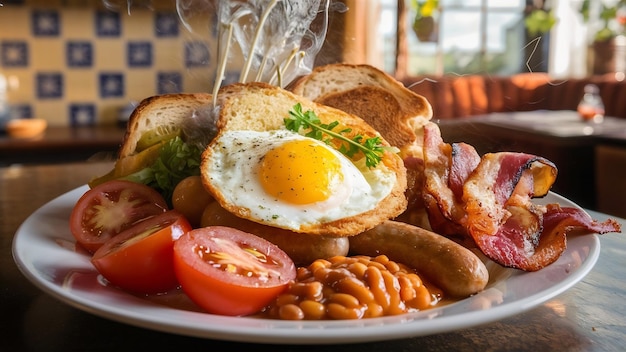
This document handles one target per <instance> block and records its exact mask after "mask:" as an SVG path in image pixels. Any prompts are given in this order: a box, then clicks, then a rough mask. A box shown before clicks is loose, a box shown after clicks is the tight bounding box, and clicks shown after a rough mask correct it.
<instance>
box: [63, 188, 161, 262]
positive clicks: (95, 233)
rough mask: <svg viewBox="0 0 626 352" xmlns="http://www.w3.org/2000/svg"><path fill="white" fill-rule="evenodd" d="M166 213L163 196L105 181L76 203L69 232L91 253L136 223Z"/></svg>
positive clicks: (152, 190)
mask: <svg viewBox="0 0 626 352" xmlns="http://www.w3.org/2000/svg"><path fill="white" fill-rule="evenodd" d="M167 210H168V207H167V203H166V201H165V199H163V196H161V194H159V193H158V192H157V191H156V190H154V189H152V188H150V187H148V186H146V185H143V184H139V183H135V182H131V181H123V180H113V181H107V182H105V183H102V184H100V185H98V186H96V187H94V188H92V189H90V190H88V191H87V192H85V193H84V194H83V195H82V196H81V197H80V199H79V200H78V202H76V204H75V205H74V208H73V209H72V214H71V215H70V230H71V232H72V235H73V236H74V238H75V239H76V242H78V244H79V245H81V246H82V247H84V248H85V249H87V250H88V251H89V252H90V253H94V252H95V251H96V250H98V248H100V247H101V246H102V245H103V244H104V242H106V241H107V240H108V239H110V238H111V237H113V236H115V235H117V234H118V233H120V232H122V231H124V230H125V229H127V228H129V227H131V226H132V225H133V224H134V223H136V222H137V221H140V220H142V219H145V218H147V217H150V216H152V215H156V214H159V213H163V212H165V211H167Z"/></svg>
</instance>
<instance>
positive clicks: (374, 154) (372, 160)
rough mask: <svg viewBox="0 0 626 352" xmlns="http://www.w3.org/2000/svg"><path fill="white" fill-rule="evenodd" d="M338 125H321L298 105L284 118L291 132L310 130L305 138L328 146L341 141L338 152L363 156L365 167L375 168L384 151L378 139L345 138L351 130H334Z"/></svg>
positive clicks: (359, 136) (312, 112) (310, 112)
mask: <svg viewBox="0 0 626 352" xmlns="http://www.w3.org/2000/svg"><path fill="white" fill-rule="evenodd" d="M338 125H339V121H335V122H331V123H329V124H323V123H322V122H321V121H320V119H319V117H317V115H316V114H315V112H314V111H312V110H307V111H306V112H302V105H301V104H300V103H298V104H296V105H294V107H293V109H292V110H290V111H289V117H288V118H285V127H287V129H288V130H290V131H293V132H300V129H310V131H309V132H307V133H306V134H305V136H306V137H310V138H313V139H317V140H320V141H322V142H324V143H326V144H330V143H331V141H332V140H333V139H338V140H341V141H342V142H343V143H341V146H340V147H339V149H338V150H339V151H340V152H341V153H342V154H344V155H346V156H347V157H350V158H352V157H354V155H356V154H357V153H359V152H362V153H363V155H365V165H366V166H367V167H370V168H371V167H376V165H378V163H379V162H380V160H381V159H382V155H383V153H384V151H385V148H386V147H385V146H384V145H382V143H381V138H380V137H378V136H377V137H372V138H367V139H365V138H364V137H363V136H362V135H360V134H358V135H356V136H354V137H352V138H349V137H347V136H345V134H346V133H350V132H352V129H351V128H345V129H342V130H339V131H334V129H335V128H336V127H337V126H338Z"/></svg>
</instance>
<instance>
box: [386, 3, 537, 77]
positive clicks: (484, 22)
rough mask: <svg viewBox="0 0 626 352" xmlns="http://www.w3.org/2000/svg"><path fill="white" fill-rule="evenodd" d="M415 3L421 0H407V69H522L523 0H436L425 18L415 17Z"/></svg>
mask: <svg viewBox="0 0 626 352" xmlns="http://www.w3.org/2000/svg"><path fill="white" fill-rule="evenodd" d="M389 1H390V0H388V1H387V2H389ZM415 3H420V4H421V3H424V0H407V2H406V4H407V10H408V14H407V23H406V28H405V30H406V41H407V60H406V65H407V67H406V73H407V74H409V75H418V74H443V73H457V74H467V73H490V74H511V73H515V72H519V71H520V70H522V66H523V64H524V50H523V47H524V46H525V42H526V39H525V36H524V34H525V31H524V22H523V10H524V5H525V1H524V0H440V1H439V7H438V8H437V9H436V10H435V11H434V12H433V14H432V18H430V19H428V20H429V21H427V22H425V21H423V20H422V19H420V20H416V14H417V11H416V8H415V6H413V5H414V4H415ZM414 25H415V26H414ZM413 27H415V28H416V29H414V28H413ZM428 29H432V30H431V31H428ZM418 34H419V35H420V38H421V39H418Z"/></svg>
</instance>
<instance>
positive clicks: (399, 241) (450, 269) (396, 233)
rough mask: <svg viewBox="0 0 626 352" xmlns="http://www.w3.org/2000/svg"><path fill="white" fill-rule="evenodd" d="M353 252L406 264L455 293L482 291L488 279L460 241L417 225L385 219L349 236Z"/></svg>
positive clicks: (487, 274)
mask: <svg viewBox="0 0 626 352" xmlns="http://www.w3.org/2000/svg"><path fill="white" fill-rule="evenodd" d="M350 251H351V252H354V254H361V255H369V256H377V255H379V254H385V255H387V256H388V257H389V259H391V260H393V261H395V262H398V263H402V264H405V265H408V266H409V267H411V268H413V269H415V270H417V271H418V273H419V274H420V275H422V276H423V277H425V278H426V279H427V280H428V281H430V282H432V283H433V284H434V285H436V286H438V287H439V288H441V289H442V290H443V291H444V292H445V293H447V294H448V295H451V296H454V297H467V296H470V295H472V294H475V293H477V292H480V291H482V290H483V289H484V288H485V286H486V285H487V282H488V281H489V272H488V271H487V267H486V266H485V264H484V263H483V262H482V261H481V260H480V258H478V256H476V255H475V254H474V253H473V252H472V251H470V250H469V249H467V248H465V247H463V246H462V245H460V244H458V243H456V242H454V241H452V240H450V239H448V238H446V237H443V236H441V235H438V234H436V233H434V232H431V231H428V230H425V229H422V228H420V227H417V226H413V225H409V224H405V223H402V222H397V221H392V220H389V221H385V222H384V223H382V224H380V225H378V226H376V227H375V228H373V229H371V230H369V231H366V232H364V233H362V234H359V235H356V236H351V237H350Z"/></svg>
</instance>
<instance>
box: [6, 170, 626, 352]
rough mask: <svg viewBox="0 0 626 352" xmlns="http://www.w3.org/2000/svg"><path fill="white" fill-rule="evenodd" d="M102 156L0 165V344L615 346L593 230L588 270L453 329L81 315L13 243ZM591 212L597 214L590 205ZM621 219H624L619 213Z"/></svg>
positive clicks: (607, 241) (625, 295)
mask: <svg viewBox="0 0 626 352" xmlns="http://www.w3.org/2000/svg"><path fill="white" fill-rule="evenodd" d="M111 167H112V164H111V163H75V164H58V165H47V166H12V167H5V168H0V219H1V220H0V251H1V252H0V307H1V308H0V313H1V314H0V341H2V347H1V348H2V350H3V351H46V352H52V351H107V352H110V351H130V350H133V351H141V350H155V349H156V350H161V349H164V348H172V349H176V350H178V351H191V350H197V351H206V350H210V351H221V350H229V351H231V350H232V351H249V350H273V351H320V350H322V351H457V350H462V351H533V352H536V351H623V349H624V343H625V342H626V319H625V318H624V317H626V304H624V302H626V267H625V265H624V264H625V263H626V259H625V258H626V237H625V236H624V235H623V234H607V235H604V236H601V237H600V243H601V253H600V258H599V260H598V262H597V263H596V265H595V267H594V268H593V269H592V271H591V272H590V273H589V274H588V275H587V276H586V277H585V278H584V279H583V280H582V281H581V282H579V283H577V284H576V285H574V286H573V287H572V288H570V289H569V290H567V291H565V292H564V293H562V294H560V295H558V296H556V297H554V298H552V299H549V300H547V301H546V302H545V303H543V304H540V305H538V306H536V307H534V308H532V309H530V310H528V311H526V312H524V313H521V314H518V315H515V316H512V317H509V318H505V319H503V320H500V321H497V322H493V323H488V324H486V325H482V326H476V327H472V328H467V329H462V330H458V331H453V332H448V333H443V334H435V335H431V336H425V337H415V338H407V339H399V340H390V341H380V342H370V343H359V344H339V345H324V346H316V345H303V346H295V345H283V344H277V345H271V346H268V345H258V344H252V343H242V342H229V341H220V340H210V339H202V338H194V337H187V336H181V335H177V334H171V333H164V332H158V331H154V330H150V329H144V328H139V327H135V326H131V325H127V324H123V323H119V322H115V321H112V320H108V319H105V318H101V317H99V316H96V315H93V314H90V313H89V312H86V311H83V310H80V309H77V308H74V307H72V306H69V305H67V304H65V303H63V302H61V301H59V300H57V299H55V298H53V297H52V296H50V295H48V294H46V293H45V292H43V291H41V290H39V289H38V288H37V287H36V286H35V285H33V283H31V282H30V281H29V280H27V279H26V278H25V277H24V276H23V275H22V273H21V272H20V271H19V270H18V268H17V266H16V264H15V263H14V260H13V258H12V242H13V237H14V234H15V233H16V231H17V229H18V227H19V226H20V224H21V223H22V222H23V221H24V220H25V219H26V218H27V217H29V216H30V215H31V214H32V213H33V212H34V211H35V210H37V209H38V208H40V207H41V206H42V205H44V204H45V203H47V202H49V201H50V200H52V199H53V198H55V197H57V196H59V195H62V194H64V193H66V192H68V191H70V190H72V189H74V188H76V187H78V186H80V185H83V184H85V183H86V182H87V180H89V179H90V178H91V177H92V176H95V175H101V174H103V173H105V172H107V171H108V170H109V169H110V168H111ZM590 213H591V215H592V216H593V217H596V218H598V219H600V220H602V219H603V218H605V217H606V216H605V215H604V214H601V213H597V212H590ZM618 220H619V221H621V223H622V226H623V225H625V224H626V223H625V222H624V220H623V219H618Z"/></svg>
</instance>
